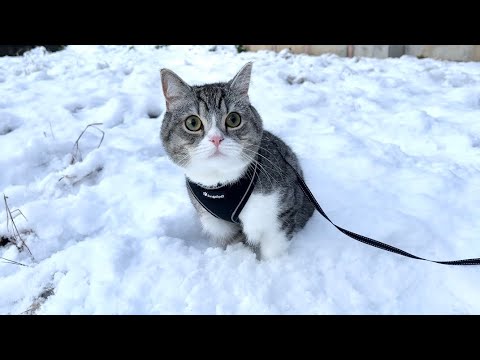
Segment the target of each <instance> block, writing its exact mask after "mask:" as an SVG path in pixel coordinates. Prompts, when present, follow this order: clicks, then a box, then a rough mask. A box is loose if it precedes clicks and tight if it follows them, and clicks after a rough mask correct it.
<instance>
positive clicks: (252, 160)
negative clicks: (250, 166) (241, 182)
mask: <svg viewBox="0 0 480 360" xmlns="http://www.w3.org/2000/svg"><path fill="white" fill-rule="evenodd" d="M242 156H244V157H245V158H246V159H247V160H249V161H251V162H254V163H256V164H257V168H258V169H259V171H261V172H263V173H264V174H265V176H266V177H267V178H268V180H269V181H270V185H271V186H272V187H274V184H273V183H276V181H275V179H274V178H273V177H272V176H271V175H270V174H269V173H268V171H267V170H266V169H265V168H264V167H263V165H262V164H260V163H259V162H258V161H257V160H255V159H254V158H253V157H251V156H249V155H247V154H242ZM272 180H273V182H272Z"/></svg>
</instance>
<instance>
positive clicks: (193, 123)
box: [185, 115, 202, 131]
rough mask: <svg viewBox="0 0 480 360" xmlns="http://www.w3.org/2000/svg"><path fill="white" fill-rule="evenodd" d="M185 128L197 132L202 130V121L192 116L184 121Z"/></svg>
mask: <svg viewBox="0 0 480 360" xmlns="http://www.w3.org/2000/svg"><path fill="white" fill-rule="evenodd" d="M185 126H186V127H187V129H188V130H190V131H198V130H200V129H201V128H202V121H201V120H200V118H199V117H198V116H195V115H192V116H189V117H188V118H187V120H185Z"/></svg>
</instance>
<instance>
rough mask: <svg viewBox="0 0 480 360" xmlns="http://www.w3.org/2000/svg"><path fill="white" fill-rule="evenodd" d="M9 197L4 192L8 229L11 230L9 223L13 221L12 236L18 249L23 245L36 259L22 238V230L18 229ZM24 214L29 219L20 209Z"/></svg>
mask: <svg viewBox="0 0 480 360" xmlns="http://www.w3.org/2000/svg"><path fill="white" fill-rule="evenodd" d="M7 199H8V197H7V196H6V195H5V194H3V201H4V202H5V212H6V213H7V231H8V230H10V229H9V223H10V222H11V223H12V236H13V238H14V240H15V246H16V247H17V249H19V250H21V249H22V247H24V248H25V249H27V250H28V252H29V253H30V256H31V257H32V259H35V258H34V257H33V254H32V252H31V251H30V249H29V248H28V246H27V244H26V243H25V241H24V240H23V239H22V236H21V235H20V232H19V231H18V228H17V224H15V220H13V216H12V212H11V211H10V207H9V206H8V202H7ZM18 211H19V212H20V213H21V214H22V216H23V217H24V218H25V219H27V218H26V217H25V215H23V213H22V212H21V211H20V210H18Z"/></svg>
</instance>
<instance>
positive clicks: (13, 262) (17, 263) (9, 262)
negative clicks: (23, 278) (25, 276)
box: [0, 256, 29, 267]
mask: <svg viewBox="0 0 480 360" xmlns="http://www.w3.org/2000/svg"><path fill="white" fill-rule="evenodd" d="M0 259H2V260H4V261H3V262H4V263H5V264H13V265H20V266H26V267H29V266H28V265H25V264H22V263H19V262H18V261H14V260H10V259H5V258H4V257H1V256H0Z"/></svg>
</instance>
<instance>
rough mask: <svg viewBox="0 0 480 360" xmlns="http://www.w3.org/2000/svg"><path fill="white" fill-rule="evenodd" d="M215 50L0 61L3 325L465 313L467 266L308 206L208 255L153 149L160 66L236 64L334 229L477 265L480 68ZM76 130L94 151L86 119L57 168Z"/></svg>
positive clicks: (183, 69) (190, 69) (179, 190)
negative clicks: (267, 234)
mask: <svg viewBox="0 0 480 360" xmlns="http://www.w3.org/2000/svg"><path fill="white" fill-rule="evenodd" d="M212 50H214V49H213V48H212V47H210V46H169V47H161V48H155V47H153V46H136V47H133V48H131V47H129V46H70V47H67V49H66V50H64V51H61V52H58V53H52V54H46V53H44V52H43V51H42V50H41V49H40V48H37V49H34V50H33V51H31V52H29V53H26V54H25V56H23V57H4V58H0V195H1V197H2V198H1V200H2V204H1V211H2V213H1V214H0V236H7V235H8V234H9V233H10V232H8V231H7V227H6V225H7V221H6V215H5V212H4V209H3V194H5V195H6V196H7V197H8V204H9V206H10V208H11V210H14V209H20V210H21V211H22V213H23V214H24V215H25V217H26V218H27V220H25V219H24V218H23V217H22V216H21V215H19V212H15V214H14V215H18V216H16V217H15V222H16V224H17V226H18V229H19V231H20V232H21V233H22V236H23V237H24V239H26V244H27V245H28V247H29V249H30V250H31V252H32V254H33V256H34V259H32V258H31V257H30V256H29V254H28V252H27V251H21V252H19V251H18V250H17V248H16V247H15V246H12V245H4V246H1V247H0V256H1V257H3V258H7V259H10V260H14V261H17V262H20V263H22V264H25V265H29V266H19V265H13V264H7V263H0V313H1V314H20V313H22V312H25V311H27V313H36V314H480V285H479V284H480V281H479V277H480V267H474V266H472V267H449V266H443V265H437V264H433V263H427V262H422V261H418V260H413V259H408V258H404V257H401V256H398V255H394V254H391V253H388V252H385V251H382V250H378V249H375V248H373V247H370V246H366V245H364V244H361V243H359V242H357V241H355V240H352V239H350V238H348V237H346V236H344V235H343V234H342V233H340V232H339V231H337V230H336V229H335V228H334V227H333V226H331V225H330V224H329V223H328V222H327V221H326V220H324V219H323V218H322V217H321V216H320V215H319V214H316V215H314V217H313V218H312V219H311V220H310V222H309V223H308V224H307V226H306V228H305V229H304V230H303V231H302V232H301V233H299V234H298V235H297V236H296V237H295V238H294V239H293V241H292V243H291V246H290V249H289V252H288V254H286V255H285V256H282V257H280V258H278V259H275V260H271V261H264V262H258V261H257V260H256V259H255V256H254V254H253V253H251V252H250V251H249V250H248V249H247V248H245V247H244V246H242V245H235V246H232V247H229V248H228V249H227V250H226V251H223V250H221V249H218V248H213V247H210V246H209V242H208V240H207V238H206V237H205V236H204V235H202V234H201V229H200V224H199V222H198V220H197V219H196V216H195V212H194V209H193V207H192V206H191V205H190V202H189V200H188V196H187V193H186V190H185V187H184V177H183V174H182V172H181V171H180V169H179V168H177V167H176V166H174V165H173V164H172V163H171V162H170V161H169V160H168V159H167V157H166V156H165V152H164V150H163V148H162V145H161V143H160V140H159V129H160V125H161V118H162V113H163V111H164V98H163V95H162V91H161V84H160V75H159V70H160V69H161V68H162V67H168V68H170V69H172V70H173V71H175V72H176V73H178V74H179V75H180V76H181V77H182V78H184V79H185V80H186V81H188V82H191V83H194V84H200V83H204V82H213V81H226V80H229V79H230V78H231V77H233V76H234V75H235V74H236V72H237V71H238V70H239V69H240V68H241V66H242V65H244V64H245V63H246V62H247V61H250V60H252V61H254V67H253V74H252V85H251V89H250V99H251V101H252V103H253V104H254V106H255V107H256V108H257V109H258V111H259V113H260V114H261V116H262V118H263V120H264V125H265V128H266V129H268V130H270V131H271V132H273V133H275V134H277V135H279V136H280V137H282V138H283V139H284V140H285V141H286V142H287V143H288V144H290V145H291V147H292V148H293V149H294V150H295V151H296V153H297V154H298V156H299V158H300V160H301V163H302V165H303V168H304V172H305V177H306V181H307V183H308V184H309V186H310V188H311V189H312V191H313V193H314V194H315V195H316V197H317V199H318V200H319V202H320V204H321V205H322V207H323V209H324V210H325V211H326V212H327V214H328V215H329V216H330V218H331V219H332V220H333V221H334V222H336V223H337V224H338V225H340V226H343V227H345V228H347V229H349V230H352V231H355V232H358V233H360V234H363V235H367V236H370V237H373V238H375V239H377V240H380V241H384V242H387V243H388V244H391V245H394V246H397V247H400V248H402V249H404V250H406V251H409V252H411V253H414V254H416V255H419V256H423V257H427V258H432V259H439V260H450V259H459V258H471V257H480V63H454V62H446V61H435V60H431V59H422V60H418V59H416V58H412V57H402V58H400V59H386V60H378V59H367V58H360V59H359V58H353V59H348V58H339V57H337V56H333V55H323V56H319V57H311V56H305V55H292V54H289V53H288V52H282V53H280V54H276V53H273V52H258V53H241V54H237V52H236V50H235V47H233V46H217V47H216V49H215V51H212ZM92 123H102V124H103V125H99V126H98V128H99V129H101V130H102V131H103V132H104V134H105V138H104V140H103V142H102V143H101V145H100V147H98V148H97V146H98V144H99V142H100V139H101V136H102V133H101V132H100V131H98V130H97V129H95V128H89V129H88V130H87V131H86V132H85V134H84V136H82V138H81V139H80V141H79V150H80V151H81V157H80V155H79V154H77V156H76V157H77V161H76V162H74V163H73V164H71V160H72V151H73V146H74V143H75V141H76V140H77V138H78V137H79V135H80V133H81V132H82V131H83V129H84V128H85V127H86V126H87V125H88V124H92ZM29 309H30V310H29ZM28 310H29V311H28Z"/></svg>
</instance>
